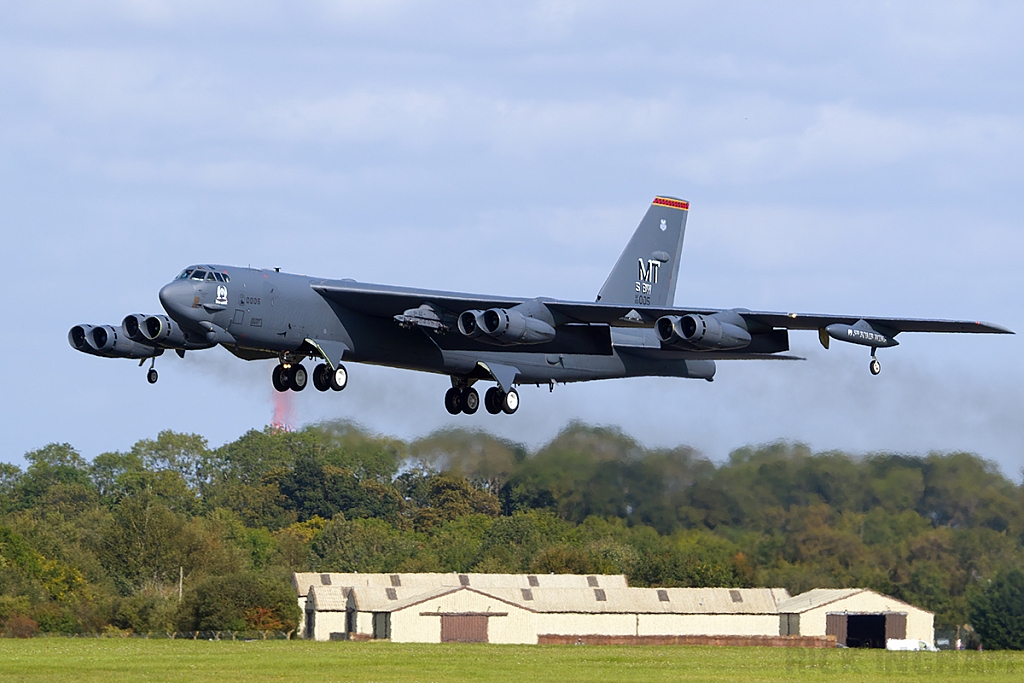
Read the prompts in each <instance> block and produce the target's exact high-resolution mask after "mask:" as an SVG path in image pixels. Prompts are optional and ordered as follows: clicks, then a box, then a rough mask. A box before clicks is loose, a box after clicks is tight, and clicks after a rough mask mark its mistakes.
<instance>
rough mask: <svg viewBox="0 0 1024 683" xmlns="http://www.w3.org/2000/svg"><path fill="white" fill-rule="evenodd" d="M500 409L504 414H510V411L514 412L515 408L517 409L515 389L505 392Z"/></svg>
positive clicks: (517, 394) (517, 396) (516, 392)
mask: <svg viewBox="0 0 1024 683" xmlns="http://www.w3.org/2000/svg"><path fill="white" fill-rule="evenodd" d="M501 410H502V411H503V412H504V413H505V414H506V415H511V414H512V413H514V412H516V411H517V410H519V392H518V391H516V390H515V389H512V390H511V391H509V392H508V393H507V394H505V396H504V400H503V401H502V402H501Z"/></svg>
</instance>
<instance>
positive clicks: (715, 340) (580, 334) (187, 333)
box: [68, 197, 1012, 415]
mask: <svg viewBox="0 0 1024 683" xmlns="http://www.w3.org/2000/svg"><path fill="white" fill-rule="evenodd" d="M688 210H689V203H688V202H686V201H683V200H680V199H675V198H672V197H656V198H655V199H654V202H653V203H652V204H651V206H650V208H649V209H648V210H647V213H646V214H645V215H644V217H643V220H641V221H640V225H639V226H638V227H637V229H636V232H634V233H633V236H632V238H631V239H630V240H629V243H628V244H627V245H626V248H625V250H624V251H623V252H622V255H621V256H620V257H619V260H618V261H617V262H616V263H615V267H614V268H613V269H612V271H611V274H610V275H609V276H608V279H607V280H606V281H605V283H604V286H603V287H601V291H600V292H599V293H598V295H597V299H596V301H593V302H580V301H562V300H558V299H548V298H534V299H522V298H513V297H502V296H482V295H477V294H460V293H454V292H442V291H433V290H427V289H413V288H407V287H393V286H388V285H376V284H368V283H363V282H356V281H355V280H350V279H343V280H325V279H321V278H316V277H307V276H305V275H292V274H289V273H282V272H279V270H278V269H274V270H257V269H253V268H240V267H235V266H218V265H195V266H189V267H188V268H185V269H184V270H183V271H182V272H181V274H180V275H179V276H178V277H177V278H175V279H174V280H173V281H171V282H170V283H168V284H167V285H165V286H164V287H163V288H162V289H161V290H160V303H161V304H162V305H163V308H164V310H165V311H166V315H144V314H131V315H129V316H127V317H126V318H125V319H124V321H123V322H122V323H121V325H120V327H114V326H111V325H101V326H93V325H76V326H74V327H72V328H71V331H70V332H69V333H68V340H69V341H70V343H71V346H73V347H74V348H76V349H78V350H79V351H82V352H85V353H89V354H93V355H96V356H105V357H111V358H134V359H138V360H139V361H140V362H139V365H140V366H141V365H143V364H144V363H145V361H146V359H153V361H154V363H151V366H150V369H149V372H148V375H147V377H148V380H149V382H151V383H153V382H156V381H157V371H156V369H155V367H153V366H154V365H155V359H156V357H157V356H159V355H161V354H162V353H163V352H164V350H165V349H173V350H174V351H175V352H176V353H177V354H178V355H179V356H184V354H185V353H186V352H187V351H196V350H200V349H208V348H212V347H214V346H218V345H220V346H223V347H224V348H226V349H227V350H228V351H230V352H231V353H233V354H234V355H236V356H238V357H239V358H242V359H244V360H258V359H274V358H276V359H277V360H278V361H279V362H278V365H276V366H275V367H274V371H273V384H274V388H275V389H277V390H278V391H289V390H291V391H302V390H303V389H305V388H306V385H307V383H308V380H309V373H308V371H307V370H306V368H305V366H303V364H302V362H303V361H304V360H306V359H314V362H316V363H317V364H316V365H315V367H314V368H313V370H312V380H313V386H315V387H316V388H317V389H318V390H320V391H328V390H334V391H341V390H342V389H344V388H345V385H346V384H347V383H348V372H347V371H346V369H345V366H344V365H342V361H346V362H348V361H350V362H354V363H373V364H377V365H386V366H391V367H398V368H408V369H411V370H420V371H424V372H433V373H437V374H443V375H449V376H450V377H451V385H452V386H451V389H449V390H448V391H447V393H446V394H445V397H444V405H445V408H447V410H448V412H450V413H452V414H453V415H454V414H458V413H467V414H472V413H475V412H476V411H477V409H478V408H479V406H480V402H481V401H480V395H479V393H478V392H477V390H476V389H475V388H474V386H473V385H474V384H475V383H476V382H478V381H483V382H488V383H489V382H493V383H494V384H493V386H491V387H490V388H488V389H487V391H486V392H485V394H484V398H483V404H484V407H485V408H486V410H487V411H488V412H489V413H491V414H498V413H502V412H504V413H507V414H512V413H514V412H516V410H517V409H518V408H519V393H518V392H517V391H516V386H518V385H522V384H538V385H541V384H548V385H549V386H550V387H552V388H553V387H554V385H555V383H559V382H582V381H588V380H596V379H609V378H615V377H645V376H658V377H689V378H695V379H704V380H707V381H709V382H710V381H712V380H713V379H714V376H715V362H716V361H719V360H733V359H763V358H790V359H793V358H794V356H788V355H786V353H787V352H788V351H789V331H790V330H817V332H818V334H819V339H820V341H821V343H822V345H823V346H824V347H825V348H826V349H827V348H828V346H829V341H830V340H833V339H834V340H838V341H843V342H848V343H851V344H859V345H861V346H866V347H869V348H870V349H871V362H870V366H869V367H870V370H871V374H873V375H877V374H878V373H879V372H881V365H880V364H879V362H878V359H877V358H876V356H875V352H876V350H877V349H880V348H887V347H891V346H896V345H897V344H898V343H899V342H898V341H897V340H896V337H897V336H898V335H900V334H902V333H904V332H974V333H992V334H1012V332H1011V331H1010V330H1008V329H1006V328H1003V327H1000V326H998V325H992V324H988V323H982V322H973V321H959V320H922V319H910V318H879V317H871V316H860V315H818V314H811V315H806V314H800V313H773V312H766V311H750V310H746V309H742V308H735V309H729V310H716V309H709V308H687V307H674V306H673V299H674V296H675V289H676V278H677V276H678V274H679V259H680V254H681V253H682V247H683V235H684V232H685V228H686V217H687V213H688Z"/></svg>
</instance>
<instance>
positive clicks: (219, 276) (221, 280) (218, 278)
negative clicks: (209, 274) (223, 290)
mask: <svg viewBox="0 0 1024 683" xmlns="http://www.w3.org/2000/svg"><path fill="white" fill-rule="evenodd" d="M213 276H214V277H215V278H217V282H224V276H223V275H221V274H220V273H214V274H213Z"/></svg>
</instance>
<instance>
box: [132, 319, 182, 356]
mask: <svg viewBox="0 0 1024 683" xmlns="http://www.w3.org/2000/svg"><path fill="white" fill-rule="evenodd" d="M141 331H142V335H143V336H144V337H145V339H146V341H147V342H150V343H155V344H159V345H160V346H165V347H168V348H184V347H185V343H186V339H185V333H184V332H183V331H182V330H181V328H180V327H179V326H178V323H176V322H174V321H173V320H171V319H170V318H168V317H167V316H166V315H151V316H149V317H147V318H146V319H144V320H143V321H142V326H141Z"/></svg>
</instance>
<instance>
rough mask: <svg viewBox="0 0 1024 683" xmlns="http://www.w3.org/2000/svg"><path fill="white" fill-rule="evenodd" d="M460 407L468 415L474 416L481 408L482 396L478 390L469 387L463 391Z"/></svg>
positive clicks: (460, 396)
mask: <svg viewBox="0 0 1024 683" xmlns="http://www.w3.org/2000/svg"><path fill="white" fill-rule="evenodd" d="M459 407H460V408H462V412H464V413H465V414H466V415H472V414H473V413H475V412H476V411H477V410H478V409H479V408H480V394H478V393H476V389H474V388H473V387H468V388H466V389H463V390H462V392H461V393H460V395H459Z"/></svg>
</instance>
